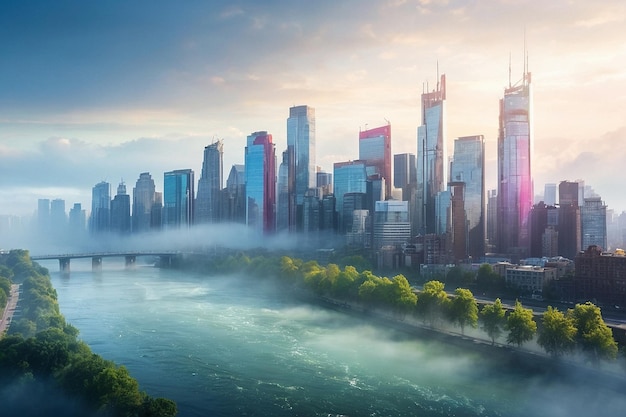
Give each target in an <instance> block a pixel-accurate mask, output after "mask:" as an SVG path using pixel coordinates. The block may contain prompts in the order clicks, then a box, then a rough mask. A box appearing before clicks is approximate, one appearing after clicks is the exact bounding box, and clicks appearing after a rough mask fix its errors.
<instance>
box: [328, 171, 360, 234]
mask: <svg viewBox="0 0 626 417" xmlns="http://www.w3.org/2000/svg"><path fill="white" fill-rule="evenodd" d="M365 165H366V163H365V161H347V162H336V163H335V164H334V168H333V190H334V193H335V210H336V211H337V221H338V223H339V224H338V229H339V231H340V232H341V233H345V232H346V231H347V230H346V228H345V224H344V223H345V222H344V218H345V216H346V215H347V216H350V218H351V216H352V213H344V212H343V199H344V195H346V194H347V193H363V194H365V193H367V173H366V170H365Z"/></svg>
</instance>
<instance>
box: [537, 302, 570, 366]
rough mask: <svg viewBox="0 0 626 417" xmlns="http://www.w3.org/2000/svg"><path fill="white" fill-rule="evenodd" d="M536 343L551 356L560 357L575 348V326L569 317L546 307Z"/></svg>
mask: <svg viewBox="0 0 626 417" xmlns="http://www.w3.org/2000/svg"><path fill="white" fill-rule="evenodd" d="M541 323H542V327H541V330H540V331H539V337H538V338H537V343H538V344H539V346H541V347H542V348H544V350H545V351H546V352H547V353H549V354H550V355H552V356H561V355H562V354H564V353H567V352H569V351H571V350H573V349H574V347H575V346H576V340H575V337H576V332H577V329H576V326H575V324H574V320H573V318H572V317H570V316H566V315H565V314H563V313H562V312H560V311H559V310H557V309H556V308H552V307H551V306H548V309H547V310H546V312H545V313H543V318H542V322H541Z"/></svg>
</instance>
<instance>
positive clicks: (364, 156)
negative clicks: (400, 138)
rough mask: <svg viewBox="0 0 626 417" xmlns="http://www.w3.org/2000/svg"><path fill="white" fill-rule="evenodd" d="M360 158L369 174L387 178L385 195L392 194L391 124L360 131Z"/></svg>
mask: <svg viewBox="0 0 626 417" xmlns="http://www.w3.org/2000/svg"><path fill="white" fill-rule="evenodd" d="M359 159H360V160H361V161H365V162H366V163H367V166H368V176H377V177H380V178H384V179H385V197H390V196H391V124H389V123H388V124H387V125H385V126H381V127H377V128H374V129H369V130H363V131H360V132H359Z"/></svg>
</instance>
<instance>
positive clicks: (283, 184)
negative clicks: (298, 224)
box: [276, 150, 296, 233]
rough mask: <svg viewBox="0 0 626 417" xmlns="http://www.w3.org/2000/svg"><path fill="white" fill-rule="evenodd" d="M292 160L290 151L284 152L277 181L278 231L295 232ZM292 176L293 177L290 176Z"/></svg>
mask: <svg viewBox="0 0 626 417" xmlns="http://www.w3.org/2000/svg"><path fill="white" fill-rule="evenodd" d="M291 160H292V158H290V156H289V150H286V151H284V152H283V159H282V162H281V163H280V165H279V166H278V178H277V181H276V200H277V205H276V231H277V232H279V233H280V232H289V231H290V227H291V228H292V229H291V231H293V230H295V212H296V205H295V199H294V197H295V194H294V193H293V192H289V190H293V174H294V172H293V169H289V163H290V161H291ZM290 174H291V176H290Z"/></svg>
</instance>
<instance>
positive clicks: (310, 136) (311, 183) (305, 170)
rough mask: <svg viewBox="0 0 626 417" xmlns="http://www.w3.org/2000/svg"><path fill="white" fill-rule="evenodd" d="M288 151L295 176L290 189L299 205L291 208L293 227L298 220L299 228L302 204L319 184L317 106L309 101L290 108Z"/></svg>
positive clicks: (298, 228)
mask: <svg viewBox="0 0 626 417" xmlns="http://www.w3.org/2000/svg"><path fill="white" fill-rule="evenodd" d="M287 152H288V155H289V163H288V165H289V170H290V171H291V172H293V174H291V173H290V175H289V177H290V178H292V181H289V183H290V189H289V193H290V194H292V195H293V197H292V198H291V199H290V201H291V204H294V203H295V207H291V208H290V212H291V213H292V215H293V216H294V217H293V219H292V218H291V216H290V219H289V221H290V224H291V225H290V229H293V226H294V224H293V223H294V222H295V228H296V230H301V229H302V225H303V219H302V204H303V202H304V195H305V193H306V191H307V190H308V189H309V188H315V186H316V175H315V167H316V165H315V109H314V108H312V107H309V106H306V105H303V106H294V107H290V108H289V118H288V119H287Z"/></svg>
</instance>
